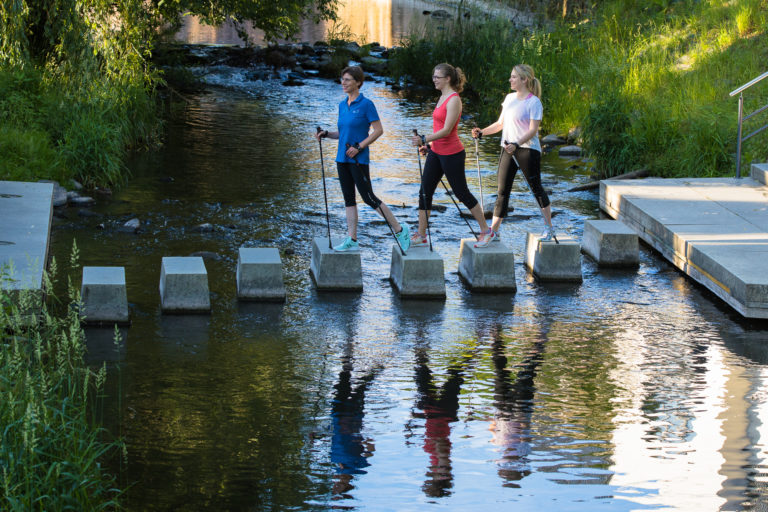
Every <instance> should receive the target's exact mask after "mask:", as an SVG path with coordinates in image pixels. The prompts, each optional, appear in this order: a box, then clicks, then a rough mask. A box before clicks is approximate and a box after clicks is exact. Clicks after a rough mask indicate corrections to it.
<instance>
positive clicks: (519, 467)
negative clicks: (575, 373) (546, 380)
mask: <svg viewBox="0 0 768 512" xmlns="http://www.w3.org/2000/svg"><path fill="white" fill-rule="evenodd" d="M501 331H502V326H501V325H499V324H494V325H493V326H492V328H491V333H490V338H491V340H492V345H491V350H492V354H493V356H492V357H493V368H494V402H495V406H496V409H497V414H496V416H495V418H494V419H493V420H492V421H491V422H490V426H489V428H490V430H491V432H492V433H493V439H492V442H493V444H495V445H497V446H500V447H501V449H502V450H503V452H502V459H501V461H500V462H499V476H500V477H502V478H503V479H504V480H506V481H507V482H508V483H507V485H508V486H512V487H519V485H517V484H514V483H513V482H515V481H518V480H522V479H523V478H524V477H525V476H527V475H529V474H530V473H531V467H530V460H529V458H528V456H529V455H530V452H531V446H530V441H531V430H530V428H531V416H532V414H533V408H534V404H533V398H534V395H535V393H536V386H535V383H534V379H535V378H536V372H537V370H538V367H539V365H540V364H541V362H542V359H543V353H544V347H545V346H546V333H545V332H542V335H541V337H538V338H534V339H533V340H532V347H531V349H530V350H527V351H525V358H524V359H523V360H522V362H521V363H520V364H519V365H515V367H514V368H512V367H511V364H510V358H508V357H507V355H506V353H505V352H506V347H505V345H504V339H503V338H502V336H501ZM515 370H516V371H515Z"/></svg>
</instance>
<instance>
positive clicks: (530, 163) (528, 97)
mask: <svg viewBox="0 0 768 512" xmlns="http://www.w3.org/2000/svg"><path fill="white" fill-rule="evenodd" d="M509 85H510V87H511V88H512V93H511V94H507V96H506V98H504V101H503V102H502V104H501V115H499V119H498V121H496V122H495V123H493V124H491V125H489V126H486V127H485V128H483V129H480V128H477V127H475V128H473V129H472V136H473V137H482V136H483V135H491V134H493V133H497V132H499V131H501V147H502V151H501V157H500V158H499V171H498V180H499V188H498V195H497V197H496V206H495V207H494V209H493V222H492V223H491V229H492V230H493V231H494V232H495V233H497V237H496V240H499V237H498V233H499V228H500V227H501V221H502V219H504V217H506V215H507V211H508V210H509V194H510V191H511V190H512V182H513V181H514V179H515V174H517V169H518V166H517V165H516V163H515V159H517V163H518V164H519V165H520V170H521V171H523V174H524V175H525V178H526V180H527V181H528V185H529V186H530V187H531V191H532V192H533V195H534V197H535V198H536V201H537V202H538V203H539V207H540V208H541V214H542V216H543V217H544V223H545V224H546V226H545V228H544V232H543V233H542V235H541V239H542V240H552V238H553V237H554V236H555V230H554V228H553V227H552V209H551V207H550V202H549V196H547V192H546V191H545V190H544V187H542V186H541V144H540V143H539V136H538V134H539V125H540V124H541V118H542V113H543V110H544V109H543V107H542V105H541V83H540V82H539V79H538V78H536V77H535V76H534V72H533V68H532V67H531V66H528V65H527V64H518V65H517V66H515V67H514V68H513V69H512V73H510V75H509ZM513 157H514V158H513Z"/></svg>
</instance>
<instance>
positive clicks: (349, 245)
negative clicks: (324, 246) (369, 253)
mask: <svg viewBox="0 0 768 512" xmlns="http://www.w3.org/2000/svg"><path fill="white" fill-rule="evenodd" d="M359 249H360V244H359V243H357V242H355V241H354V240H352V237H351V236H348V237H347V238H345V239H344V241H343V242H341V243H340V244H339V245H337V246H336V247H334V248H333V250H334V251H339V252H343V251H357V250H359Z"/></svg>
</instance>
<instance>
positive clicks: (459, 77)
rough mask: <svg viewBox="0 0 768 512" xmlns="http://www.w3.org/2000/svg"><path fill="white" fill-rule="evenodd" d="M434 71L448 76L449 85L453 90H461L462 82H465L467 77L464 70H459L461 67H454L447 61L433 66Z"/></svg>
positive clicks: (462, 88)
mask: <svg viewBox="0 0 768 512" xmlns="http://www.w3.org/2000/svg"><path fill="white" fill-rule="evenodd" d="M434 71H440V72H441V73H443V74H444V75H445V76H447V77H448V78H450V81H449V83H450V84H451V87H452V88H453V90H454V91H456V92H461V91H463V90H464V84H465V83H467V77H465V76H464V72H463V71H462V70H461V68H455V67H453V66H451V65H450V64H448V63H447V62H443V63H441V64H438V65H437V66H435V69H434V70H433V72H434Z"/></svg>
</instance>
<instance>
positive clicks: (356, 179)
mask: <svg viewBox="0 0 768 512" xmlns="http://www.w3.org/2000/svg"><path fill="white" fill-rule="evenodd" d="M336 169H337V170H338V172H339V183H340V184H341V193H342V194H343V195H344V206H347V207H350V206H356V205H357V202H356V201H355V186H357V190H358V192H360V197H362V198H363V201H364V202H365V204H367V205H368V206H370V207H371V208H373V209H374V210H376V209H377V208H378V207H379V206H380V205H381V199H379V198H378V197H376V196H375V195H374V193H373V188H372V187H371V174H370V171H369V168H368V164H352V163H349V162H336Z"/></svg>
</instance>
